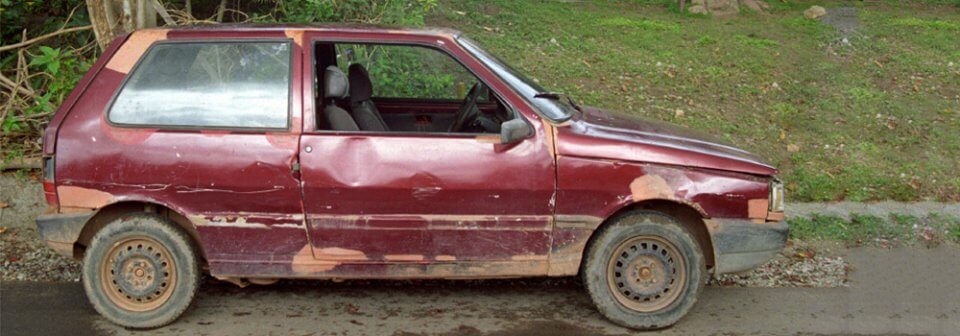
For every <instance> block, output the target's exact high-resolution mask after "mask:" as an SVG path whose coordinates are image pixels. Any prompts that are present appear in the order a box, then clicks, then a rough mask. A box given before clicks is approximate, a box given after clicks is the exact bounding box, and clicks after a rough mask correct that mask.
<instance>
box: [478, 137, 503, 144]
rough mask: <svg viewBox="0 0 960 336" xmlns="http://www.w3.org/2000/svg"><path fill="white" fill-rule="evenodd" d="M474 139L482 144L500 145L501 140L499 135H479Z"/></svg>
mask: <svg viewBox="0 0 960 336" xmlns="http://www.w3.org/2000/svg"><path fill="white" fill-rule="evenodd" d="M474 139H477V142H480V143H491V144H499V143H500V141H501V139H500V136H499V135H478V136H476V137H475V138H474Z"/></svg>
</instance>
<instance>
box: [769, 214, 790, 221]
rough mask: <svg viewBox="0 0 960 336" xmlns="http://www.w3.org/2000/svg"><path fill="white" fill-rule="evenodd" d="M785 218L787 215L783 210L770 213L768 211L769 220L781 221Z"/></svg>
mask: <svg viewBox="0 0 960 336" xmlns="http://www.w3.org/2000/svg"><path fill="white" fill-rule="evenodd" d="M784 219H786V215H784V213H782V212H770V213H767V220H768V221H774V222H779V221H782V220H784Z"/></svg>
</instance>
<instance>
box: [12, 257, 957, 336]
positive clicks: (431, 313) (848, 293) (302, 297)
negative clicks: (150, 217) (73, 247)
mask: <svg viewBox="0 0 960 336" xmlns="http://www.w3.org/2000/svg"><path fill="white" fill-rule="evenodd" d="M847 258H848V259H849V261H850V263H851V265H853V267H854V270H853V272H852V275H851V280H852V282H851V286H850V287H848V288H828V289H814V288H715V287H708V288H707V289H706V291H705V293H704V294H703V295H702V297H701V300H700V302H699V303H698V305H697V307H696V308H694V310H693V311H692V312H691V313H690V314H689V315H688V316H687V317H686V318H684V319H683V320H681V321H680V323H679V324H677V325H676V326H674V327H672V328H669V329H665V330H661V331H657V332H651V333H648V334H649V335H661V334H663V335H798V334H799V335H806V334H811V335H869V334H883V335H899V334H907V335H960V250H958V249H955V248H939V249H922V248H909V249H908V248H901V249H894V250H879V249H854V250H850V251H849V252H848V254H847ZM0 334H2V335H4V336H8V335H84V334H115V335H127V334H151V335H152V334H163V335H171V334H174V335H176V334H188V335H195V334H206V335H266V334H272V335H585V334H599V335H621V334H634V333H633V332H631V331H630V330H627V329H623V328H620V327H617V326H615V325H613V324H611V323H609V322H607V321H606V320H604V319H603V317H602V316H600V315H599V314H598V313H597V312H596V310H594V308H593V306H592V304H591V302H590V300H589V298H588V297H587V295H586V294H585V293H584V291H583V290H582V288H581V287H580V284H579V283H578V282H577V281H576V280H574V279H533V280H496V281H419V282H388V281H375V282H345V283H332V282H282V283H280V284H277V285H273V286H268V287H247V288H245V289H240V288H236V287H234V286H233V285H228V284H222V283H213V282H211V283H209V284H207V285H205V286H204V287H203V289H202V292H201V294H200V295H199V297H198V299H197V301H196V302H195V304H194V305H193V307H192V308H191V309H190V310H188V311H187V313H186V315H184V316H183V317H181V318H180V320H178V321H177V322H176V323H174V324H172V325H170V326H167V327H164V328H160V329H157V330H152V331H147V332H134V331H129V330H124V329H122V328H119V327H116V326H114V325H112V324H110V323H109V322H106V321H105V320H103V319H101V318H100V317H98V316H97V315H96V313H95V312H94V311H93V309H92V308H91V307H90V305H89V304H88V303H87V301H86V297H85V296H84V293H83V289H82V287H81V286H80V284H78V283H17V282H6V283H2V284H0Z"/></svg>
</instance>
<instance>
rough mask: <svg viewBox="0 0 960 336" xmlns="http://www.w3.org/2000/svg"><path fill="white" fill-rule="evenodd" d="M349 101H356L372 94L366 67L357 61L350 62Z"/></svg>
mask: <svg viewBox="0 0 960 336" xmlns="http://www.w3.org/2000/svg"><path fill="white" fill-rule="evenodd" d="M348 70H349V71H350V102H351V103H357V102H361V101H364V100H367V99H370V97H371V96H373V83H371V82H370V74H369V73H367V68H364V67H363V65H361V64H359V63H353V64H350V68H349V69H348Z"/></svg>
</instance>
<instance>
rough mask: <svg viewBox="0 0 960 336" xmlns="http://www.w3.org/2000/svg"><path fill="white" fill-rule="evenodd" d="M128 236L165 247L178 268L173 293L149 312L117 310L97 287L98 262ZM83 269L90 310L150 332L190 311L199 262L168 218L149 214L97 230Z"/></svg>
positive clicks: (193, 248) (194, 250) (187, 238)
mask: <svg viewBox="0 0 960 336" xmlns="http://www.w3.org/2000/svg"><path fill="white" fill-rule="evenodd" d="M131 235H143V236H148V237H150V238H153V239H156V240H157V241H159V242H160V243H162V244H164V245H165V246H166V248H167V249H168V250H169V251H170V253H171V257H172V258H173V259H174V262H175V267H177V273H178V275H177V279H176V283H175V286H174V287H173V288H171V290H173V291H174V292H173V294H172V295H171V297H170V298H169V299H168V300H167V301H166V302H165V303H164V304H163V305H161V306H160V307H158V308H157V309H155V310H151V311H149V312H131V311H126V310H123V309H119V308H118V307H117V306H116V305H115V304H114V303H112V302H111V301H110V299H108V298H107V297H106V296H105V295H104V294H103V293H102V288H101V287H100V282H99V279H100V278H99V277H100V275H99V273H100V270H99V268H100V262H101V261H102V259H103V258H105V257H107V256H106V255H105V254H106V253H107V252H108V251H109V249H110V248H111V247H112V245H113V244H114V243H116V242H117V241H118V240H119V239H121V238H123V237H125V236H131ZM82 267H83V270H82V277H83V288H84V291H85V292H86V294H87V298H88V299H89V300H90V303H91V304H92V305H93V308H94V309H95V310H96V311H97V312H98V313H100V315H102V316H104V317H105V318H106V319H108V320H110V321H111V322H113V323H116V324H118V325H121V326H123V327H127V328H133V329H151V328H157V327H162V326H164V325H167V324H170V323H172V322H173V321H175V320H176V319H177V318H179V317H180V316H181V315H183V313H184V312H186V311H187V309H189V308H190V306H191V304H192V303H193V299H194V297H195V296H196V294H197V291H198V290H199V288H200V279H201V270H200V260H199V257H198V253H197V248H196V246H195V244H194V241H193V239H192V238H191V237H190V236H189V235H188V234H187V233H186V232H184V231H183V230H182V229H181V228H180V227H179V226H177V225H175V224H173V223H171V222H170V221H169V220H168V219H166V218H164V217H162V216H159V215H156V214H151V213H134V214H129V215H124V216H121V217H119V218H117V219H116V220H114V221H113V222H111V223H109V224H107V225H106V226H105V227H103V228H102V229H100V231H98V232H97V233H96V234H95V235H94V236H93V239H91V242H90V246H88V247H87V250H86V253H85V254H84V258H83V266H82Z"/></svg>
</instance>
